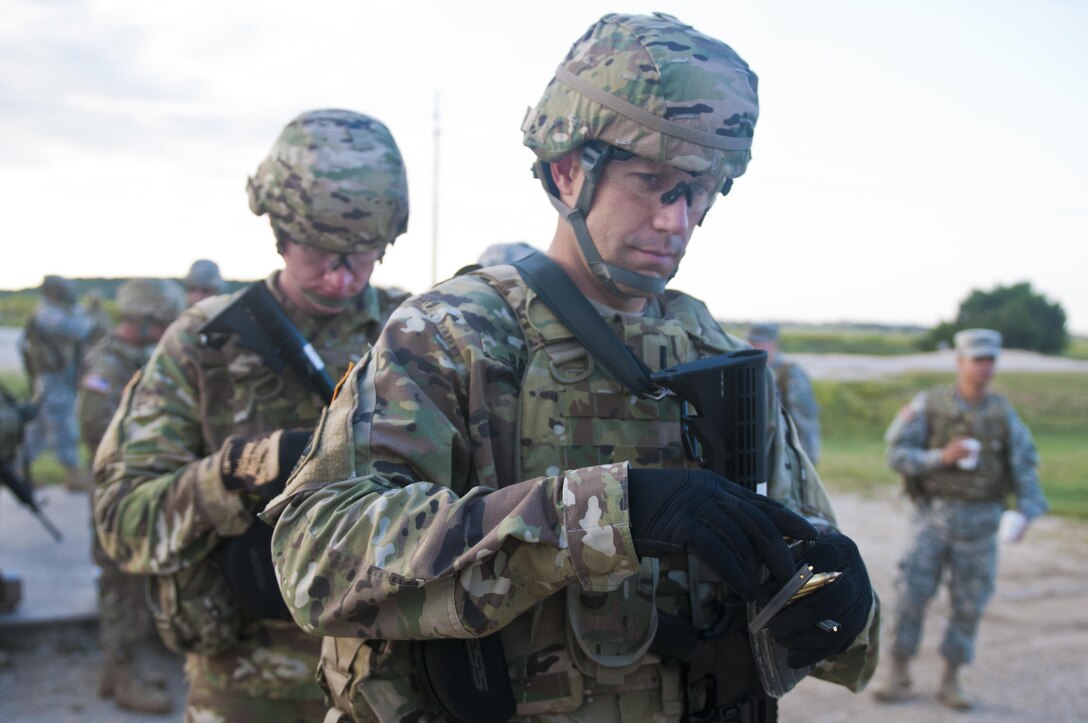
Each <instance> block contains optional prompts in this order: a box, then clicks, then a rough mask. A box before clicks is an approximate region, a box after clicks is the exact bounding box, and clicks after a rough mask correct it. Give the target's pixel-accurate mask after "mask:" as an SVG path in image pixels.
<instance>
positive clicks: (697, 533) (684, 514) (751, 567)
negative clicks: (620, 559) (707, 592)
mask: <svg viewBox="0 0 1088 723" xmlns="http://www.w3.org/2000/svg"><path fill="white" fill-rule="evenodd" d="M627 493H628V499H629V505H630V512H631V537H632V538H633V540H634V543H635V552H636V553H637V554H638V556H639V557H660V556H661V555H663V554H666V555H667V554H677V553H687V552H690V553H691V554H693V555H695V556H696V557H698V558H699V559H700V560H702V561H703V562H704V563H706V564H707V565H709V566H710V567H711V569H713V570H714V572H716V573H717V574H718V576H719V577H721V578H722V580H724V581H725V582H726V583H727V584H728V585H729V586H730V587H731V588H733V589H734V590H736V591H737V593H738V594H740V596H741V597H743V598H744V599H745V600H754V599H755V596H756V588H757V587H758V586H759V563H761V562H762V563H763V564H764V565H766V566H767V568H768V569H769V570H770V571H771V574H772V575H773V576H774V577H776V578H778V579H779V580H780V581H781V582H782V583H785V581H786V580H787V579H788V578H789V577H790V576H791V575H793V572H794V569H795V567H796V565H795V564H794V562H793V559H792V558H791V557H790V551H789V548H788V547H786V543H785V542H784V541H783V540H782V538H783V536H787V537H792V538H795V539H798V540H811V539H815V538H816V535H817V532H816V528H814V527H813V526H812V525H810V524H809V523H807V522H805V520H804V519H803V518H801V517H799V516H798V515H796V514H794V513H793V512H791V511H790V510H788V509H786V508H785V507H783V506H782V505H781V504H779V503H778V502H775V501H774V500H772V499H770V498H768V497H764V496H763V495H757V494H756V493H755V492H750V491H748V490H746V489H744V488H743V487H741V486H740V485H737V484H734V483H733V482H730V481H729V480H727V479H725V478H724V477H722V476H721V475H717V474H715V473H713V472H711V471H709V470H705V469H699V470H683V469H680V470H673V469H632V470H631V472H630V474H629V475H628V478H627Z"/></svg>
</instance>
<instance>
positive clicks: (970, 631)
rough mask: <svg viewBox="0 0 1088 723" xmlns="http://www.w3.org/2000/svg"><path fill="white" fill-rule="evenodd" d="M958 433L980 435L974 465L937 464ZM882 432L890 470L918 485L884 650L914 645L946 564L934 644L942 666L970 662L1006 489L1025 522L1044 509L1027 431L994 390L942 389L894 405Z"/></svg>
mask: <svg viewBox="0 0 1088 723" xmlns="http://www.w3.org/2000/svg"><path fill="white" fill-rule="evenodd" d="M959 435H966V436H973V437H975V438H976V439H980V440H988V443H984V445H983V447H984V449H983V451H982V453H981V456H980V461H979V467H978V471H977V473H976V472H968V471H964V470H959V469H949V468H946V467H944V465H942V463H941V447H943V446H944V444H945V443H946V442H948V441H949V440H950V439H952V438H953V437H955V436H959ZM885 438H886V440H887V441H888V444H889V445H890V446H889V450H888V464H889V465H890V466H891V468H892V469H894V470H895V471H896V472H899V473H900V474H902V475H905V476H907V477H911V478H918V479H919V480H920V482H921V485H922V494H921V495H919V496H918V497H916V498H915V500H914V514H913V521H912V542H911V544H910V546H909V548H908V549H907V552H906V554H905V555H904V556H903V559H902V561H901V562H900V564H899V567H900V571H901V573H900V577H899V580H898V582H897V591H898V595H899V603H898V607H897V610H896V617H895V621H894V626H893V630H894V639H893V642H892V654H893V655H894V656H896V657H897V658H904V659H905V658H911V657H913V656H914V655H915V653H917V651H918V645H919V642H920V640H921V635H922V622H923V618H924V615H925V609H926V605H927V604H928V603H929V601H930V600H931V599H932V597H933V595H934V594H935V593H936V592H937V586H938V585H939V584H940V581H941V575H942V574H943V572H944V571H945V569H946V568H947V569H948V571H949V579H948V589H949V594H950V598H951V604H952V616H951V618H950V620H949V621H948V628H947V630H946V631H945V635H944V639H943V641H942V642H941V648H940V651H941V655H942V656H943V657H944V658H945V659H946V660H947V661H948V662H949V663H950V664H953V665H960V664H966V663H970V662H971V660H972V659H973V658H974V639H975V634H976V632H977V631H978V625H979V621H980V620H981V618H982V613H983V610H984V609H985V606H986V603H987V602H988V601H989V599H990V597H991V595H992V594H993V591H994V582H995V579H996V576H997V529H998V523H999V522H1000V518H1001V511H1002V509H1003V508H1004V506H1005V497H1006V495H1007V494H1008V492H1010V491H1011V492H1012V494H1013V495H1014V496H1015V498H1016V505H1017V507H1018V509H1019V510H1020V512H1021V513H1023V514H1024V516H1025V517H1027V518H1028V519H1029V520H1030V519H1033V518H1035V517H1038V516H1039V515H1041V514H1043V513H1044V512H1045V511H1046V509H1047V503H1046V500H1045V498H1044V497H1043V492H1042V489H1041V488H1040V486H1039V478H1038V476H1037V475H1036V466H1037V464H1038V458H1037V456H1036V453H1035V444H1034V442H1033V441H1032V438H1031V432H1029V431H1028V428H1027V427H1026V426H1025V425H1024V423H1023V422H1021V421H1020V418H1019V417H1018V416H1017V414H1016V412H1015V411H1014V410H1013V408H1012V405H1010V404H1009V402H1008V400H1006V399H1005V398H1004V397H1002V396H1001V395H998V394H992V393H990V394H987V395H986V396H985V397H984V398H983V399H982V401H980V402H979V403H978V404H977V405H971V404H968V403H967V402H965V401H964V400H963V399H962V398H961V397H960V396H959V394H958V393H957V392H956V391H955V388H954V387H940V388H936V389H932V390H929V391H925V392H921V393H919V394H918V395H917V396H916V397H915V398H914V399H913V400H912V401H911V402H910V404H908V405H907V406H905V407H904V408H903V409H901V410H900V411H899V414H898V415H897V416H896V418H895V419H894V420H893V421H892V423H891V426H890V427H889V428H888V431H887V433H886V435H885ZM973 481H974V482H976V483H975V484H972V482H973Z"/></svg>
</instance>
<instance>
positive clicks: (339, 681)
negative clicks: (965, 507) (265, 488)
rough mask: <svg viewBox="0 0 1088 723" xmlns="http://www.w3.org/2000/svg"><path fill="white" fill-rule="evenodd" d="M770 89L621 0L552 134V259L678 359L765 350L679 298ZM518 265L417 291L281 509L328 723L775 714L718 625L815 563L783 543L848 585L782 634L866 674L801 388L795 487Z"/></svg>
mask: <svg viewBox="0 0 1088 723" xmlns="http://www.w3.org/2000/svg"><path fill="white" fill-rule="evenodd" d="M755 83H756V81H755V75H753V74H752V73H751V71H750V70H749V68H748V66H747V65H746V64H745V63H744V62H743V61H742V60H741V59H740V58H739V57H738V56H737V55H736V53H734V52H733V51H732V50H731V49H730V48H729V47H727V46H725V45H724V44H722V43H721V42H719V41H717V40H714V39H712V38H709V37H707V36H705V35H702V34H700V33H698V32H697V31H695V30H694V29H692V28H690V27H689V26H686V25H683V24H682V23H680V22H679V21H677V20H676V19H675V18H671V17H669V16H664V15H654V16H638V15H606V16H605V17H603V18H602V19H601V20H600V21H599V22H597V23H595V24H594V25H593V26H592V27H591V28H590V29H589V31H588V32H587V33H586V34H585V35H583V36H582V37H581V38H580V39H579V40H578V41H577V42H576V43H575V44H574V46H573V48H572V49H571V52H570V54H569V55H568V56H567V58H566V59H565V60H564V61H563V62H562V64H561V65H560V67H559V69H558V70H557V72H556V77H555V78H554V79H553V80H552V82H551V83H550V84H549V85H548V87H547V89H546V90H545V94H544V98H543V99H542V100H541V102H540V104H539V105H538V106H537V107H536V108H535V109H534V110H532V111H530V113H529V116H528V118H527V120H526V123H525V125H524V131H525V143H526V145H528V146H529V147H530V148H531V149H532V150H533V151H534V152H535V153H536V155H537V159H538V162H537V165H536V170H537V175H538V177H540V178H541V179H542V180H543V182H544V185H545V188H546V190H547V193H548V195H549V197H550V198H551V199H552V203H553V205H555V206H556V208H557V209H558V211H559V214H560V218H559V221H558V224H557V227H556V229H555V232H554V234H553V235H552V238H551V242H550V245H549V246H548V250H547V254H546V258H547V259H551V260H552V261H554V262H555V263H556V264H558V266H559V267H560V274H562V273H564V272H565V274H566V275H567V276H568V277H569V279H570V281H572V282H573V284H574V287H575V288H574V290H573V291H572V292H570V293H571V294H574V295H578V294H581V295H582V296H584V297H585V300H588V305H589V311H588V313H589V314H593V313H598V314H599V315H600V316H601V317H602V318H603V320H604V322H605V324H607V326H609V327H610V328H611V332H612V333H613V334H614V335H615V336H617V337H618V338H619V340H621V341H622V342H623V343H625V344H626V345H627V346H628V347H629V348H630V349H631V350H632V353H633V354H634V355H636V356H637V357H638V358H639V360H640V361H641V362H642V363H643V364H644V365H646V366H648V367H650V368H651V369H655V370H656V369H661V368H663V367H665V366H672V365H675V364H678V363H681V362H689V361H694V360H697V359H699V358H702V357H707V356H711V355H717V354H722V353H726V352H729V351H732V350H737V349H740V348H742V347H744V346H745V345H744V343H743V342H742V341H740V340H739V339H737V338H735V337H732V336H729V335H728V334H726V333H725V332H723V331H722V330H721V329H720V327H719V326H718V324H717V323H716V322H715V321H714V319H713V317H712V316H711V315H710V313H709V311H708V310H707V309H706V307H705V306H704V305H703V304H702V303H700V302H698V301H697V300H695V299H693V298H692V297H690V296H687V295H685V294H682V293H680V292H675V291H665V286H666V284H667V282H668V280H669V279H670V278H671V277H672V276H673V274H674V273H675V271H676V267H677V266H678V264H679V262H680V259H681V258H682V256H683V254H684V250H685V249H686V246H687V243H688V241H689V239H690V236H691V232H692V229H693V228H694V226H695V225H697V224H698V222H699V221H700V220H701V219H702V217H703V216H704V215H705V213H706V212H707V210H708V209H709V208H710V206H711V204H712V203H713V201H714V199H715V197H716V196H717V195H719V194H720V193H722V192H723V191H725V190H727V189H728V187H729V185H730V183H731V181H732V179H733V178H735V177H737V176H739V175H741V173H743V172H744V169H745V167H746V164H747V162H748V158H749V147H750V144H751V140H752V132H753V127H754V124H755V120H756V114H757V106H756V94H755ZM533 259H535V260H536V261H533ZM537 261H539V262H540V263H542V264H544V265H547V263H548V262H547V261H546V260H543V259H542V257H541V255H534V256H532V257H530V259H529V260H528V262H529V263H537ZM514 264H515V265H509V264H502V265H498V266H491V267H487V268H482V269H478V270H475V271H470V272H467V273H465V274H463V275H459V276H457V277H455V278H453V279H451V280H448V281H445V282H443V283H441V284H439V285H437V286H436V287H435V288H434V289H432V290H431V291H429V292H426V293H424V294H421V295H419V296H416V297H413V298H412V299H409V300H408V301H406V302H405V303H404V304H403V305H402V306H401V307H400V308H399V309H398V310H397V312H396V313H395V314H394V315H393V317H392V319H391V320H390V324H389V325H388V326H387V327H386V331H385V332H384V333H383V334H382V337H381V338H380V339H379V340H378V342H377V343H376V345H375V347H374V349H373V350H372V353H371V354H370V355H369V356H368V357H367V358H366V359H365V360H364V361H363V362H362V364H361V365H360V366H358V367H356V368H355V369H354V370H352V372H351V373H350V374H349V376H348V377H347V379H346V380H345V381H344V382H343V384H342V390H341V393H340V394H339V396H338V397H337V398H336V400H334V402H333V404H332V405H331V406H330V408H329V411H328V414H327V416H326V418H325V420H324V422H323V424H322V425H321V426H320V427H319V428H318V430H317V431H316V432H315V436H314V439H313V441H312V452H311V454H308V455H307V456H306V457H305V458H304V459H303V460H302V462H301V463H300V465H299V466H298V467H297V468H296V470H295V472H294V474H293V476H292V477H291V479H290V481H289V482H288V484H287V488H286V490H285V491H284V493H283V494H282V495H280V496H279V497H277V498H276V499H274V500H273V501H272V502H271V503H270V504H269V506H268V507H267V508H266V509H265V512H264V515H263V517H264V518H265V519H267V520H269V521H275V524H276V528H275V531H274V533H273V542H272V549H273V561H274V563H275V564H276V566H277V571H278V575H277V579H278V581H279V583H280V587H281V590H282V592H283V594H284V598H285V600H286V601H287V603H288V607H289V608H290V609H291V612H292V614H293V616H294V618H295V620H296V621H297V622H298V623H299V624H300V625H301V626H302V627H303V628H304V629H305V630H307V631H309V632H311V633H314V634H321V635H325V636H326V638H325V643H324V647H323V649H322V667H321V671H322V674H323V677H324V680H325V683H326V686H327V689H328V690H329V693H330V697H331V700H332V703H333V705H334V710H333V711H331V712H330V715H329V717H327V718H326V720H346V719H354V720H446V719H459V720H470V719H471V720H478V721H485V720H486V721H492V720H507V719H511V718H515V717H516V719H517V720H526V721H528V720H570V721H620V720H623V721H666V720H673V721H677V720H682V719H684V720H733V719H736V720H766V719H768V715H769V711H770V710H771V709H773V705H771V704H768V703H767V701H766V698H765V696H762V695H761V691H760V690H758V688H757V686H756V684H752V686H748V682H747V681H750V680H755V675H756V674H755V672H754V671H753V670H752V667H751V666H752V661H751V660H749V659H748V658H747V657H746V656H748V653H747V652H746V649H745V648H746V645H745V643H744V641H746V640H747V636H746V635H745V637H743V638H732V637H731V638H729V640H730V641H732V640H738V641H739V642H737V643H719V642H711V641H712V640H716V638H715V637H714V635H713V633H712V631H710V629H712V628H713V627H714V624H715V623H716V622H722V621H724V620H731V613H730V610H736V609H740V610H744V609H745V608H744V607H743V606H737V605H735V604H734V605H732V606H731V607H730V606H727V605H726V603H727V601H730V600H733V601H735V600H738V599H744V600H751V599H754V598H755V597H756V596H757V595H759V594H761V593H760V591H759V590H758V586H759V580H758V575H759V573H758V570H759V569H760V566H759V565H757V564H756V561H757V560H758V561H760V562H762V563H763V564H764V565H766V566H767V568H768V569H769V570H770V571H771V574H772V575H773V576H774V577H775V578H778V579H779V580H782V579H784V578H789V577H791V576H792V574H793V569H794V567H793V561H792V559H791V558H790V554H789V552H788V551H787V549H786V545H785V544H784V542H783V536H789V537H791V538H793V539H795V540H801V539H805V540H810V541H812V542H811V543H810V544H811V552H810V554H809V555H808V556H806V560H808V561H809V562H810V564H811V565H813V566H814V567H815V566H819V568H818V569H820V570H821V571H831V570H836V571H838V572H840V573H841V574H842V577H840V578H839V579H837V580H836V581H835V583H833V584H832V585H829V586H827V588H826V591H832V590H834V592H835V593H836V595H834V596H831V597H829V596H828V595H827V594H826V591H825V590H821V591H818V592H815V593H813V594H812V595H810V596H809V602H808V603H803V604H801V603H794V604H793V605H791V607H795V606H799V607H795V609H794V610H792V611H791V610H790V609H789V608H787V611H784V612H782V613H779V615H778V616H776V617H775V618H773V619H772V623H771V631H772V634H773V635H774V637H775V640H776V641H777V642H778V643H779V644H780V645H781V646H782V647H783V648H784V649H785V651H786V654H787V656H788V658H789V664H790V666H792V667H794V668H799V669H803V670H808V669H809V668H810V666H813V665H815V666H817V671H818V672H819V674H821V675H824V676H826V677H829V678H832V679H835V680H837V681H838V682H840V683H843V684H845V685H849V686H853V687H855V688H856V687H860V686H862V685H864V683H865V682H866V680H867V679H868V677H869V676H870V675H871V673H872V667H873V666H874V665H875V661H876V658H875V656H876V647H875V640H876V634H877V630H876V627H877V626H876V625H874V624H873V620H874V615H875V610H876V600H875V597H874V596H873V593H872V588H871V586H870V585H869V582H868V578H867V576H866V574H865V568H864V564H863V563H862V561H861V559H860V557H859V556H858V553H857V549H856V546H854V545H853V543H852V542H851V541H850V540H849V539H848V538H846V537H844V536H843V535H841V534H839V533H838V532H837V531H836V529H835V518H834V516H833V513H832V511H831V508H830V505H829V503H828V500H827V497H826V495H825V494H824V491H823V489H822V487H821V485H820V482H819V478H818V476H817V474H816V472H815V469H814V468H813V467H812V465H811V463H810V462H809V461H808V459H807V458H806V457H805V456H804V453H803V452H801V451H799V445H798V444H797V443H796V434H795V431H794V430H793V429H792V427H791V426H790V423H789V421H788V418H787V417H784V416H783V415H781V414H780V413H779V411H778V409H777V408H776V407H774V399H773V394H769V395H768V397H767V399H766V405H767V419H768V420H770V422H769V425H768V426H769V429H768V437H769V440H770V442H769V448H768V449H769V452H768V470H769V473H768V474H769V477H770V479H769V480H768V481H769V489H770V492H771V494H772V496H773V497H774V498H776V499H775V500H772V499H769V498H768V497H765V496H762V495H757V494H755V493H754V492H749V491H747V490H744V489H742V488H740V487H738V486H736V485H733V484H732V483H731V482H728V481H727V480H725V479H723V478H721V477H719V476H717V475H715V474H714V473H712V472H709V471H706V470H701V469H699V468H698V466H697V465H696V464H695V463H694V462H692V461H690V460H689V459H688V458H687V456H686V455H685V452H684V448H683V445H682V443H681V424H680V414H681V409H680V405H679V403H678V402H677V401H676V399H675V397H670V396H664V397H662V396H660V395H640V394H635V393H632V392H631V391H629V390H628V389H627V388H625V387H624V386H623V385H621V384H620V383H618V382H617V380H616V379H614V378H613V377H612V376H611V375H610V374H609V373H608V372H607V371H606V370H605V369H604V368H603V366H602V365H598V364H595V363H594V361H595V360H594V356H593V354H594V352H593V351H592V350H590V349H589V348H587V347H586V346H584V345H583V344H582V343H581V342H580V341H579V340H578V338H576V337H575V336H574V335H573V334H572V331H571V329H570V328H568V327H567V326H565V324H564V322H562V321H560V320H559V317H558V315H557V314H556V313H555V312H554V311H553V310H552V308H550V307H549V306H548V305H547V304H546V303H544V302H543V301H542V298H541V296H539V295H538V294H537V293H536V292H535V291H533V290H532V289H531V288H530V287H529V286H528V284H527V283H526V281H525V280H524V279H523V277H522V275H521V270H522V268H524V267H527V266H526V264H527V260H519V261H516V262H514ZM572 323H574V322H572ZM791 441H792V443H790V442H791ZM840 583H845V584H842V585H840ZM777 584H778V585H779V586H780V585H781V584H782V583H781V582H778V583H777ZM835 586H838V587H835ZM832 598H834V599H832ZM812 615H819V616H820V617H817V618H814V619H813V618H811V617H810V616H812ZM832 617H834V618H835V622H836V623H837V625H833V624H830V623H829V624H828V625H827V626H826V627H827V628H828V630H823V629H817V627H816V626H815V624H814V623H815V622H816V621H820V620H824V619H825V618H828V619H830V618H832ZM666 619H667V620H669V621H670V622H669V623H668V626H666V624H665V623H664V622H662V621H663V620H666ZM666 627H668V629H670V630H674V631H675V630H682V631H686V637H682V638H681V637H677V638H673V639H670V636H669V634H667V633H666V632H665V630H666ZM832 628H833V630H832ZM465 638H468V639H470V642H468V643H460V642H459V640H460V639H465ZM413 641H416V642H413ZM670 643H671V647H670ZM731 645H733V646H735V647H730V646H731ZM693 655H699V656H701V657H702V658H704V659H709V660H712V661H714V662H715V663H716V664H717V663H721V664H722V665H727V664H728V663H730V662H731V661H733V660H740V661H741V663H738V664H737V665H736V666H734V667H733V668H732V669H733V670H735V671H737V681H738V682H737V686H738V696H737V697H736V698H731V699H728V700H726V699H719V698H716V697H715V696H716V695H717V689H716V688H715V687H714V684H713V681H707V680H705V679H696V678H695V676H694V675H692V676H689V675H688V673H689V672H690V670H691V667H690V665H689V661H690V658H691V656H693ZM715 656H718V657H715ZM826 659H831V664H824V663H823V662H822V661H824V660H826ZM451 660H452V661H455V662H453V664H452V665H451V664H450V662H449V661H451ZM745 660H747V661H748V662H747V663H746V664H743V663H744V661H745ZM714 669H715V670H720V666H717V665H716V666H715V668H714ZM749 674H750V675H749ZM742 676H749V677H746V678H742Z"/></svg>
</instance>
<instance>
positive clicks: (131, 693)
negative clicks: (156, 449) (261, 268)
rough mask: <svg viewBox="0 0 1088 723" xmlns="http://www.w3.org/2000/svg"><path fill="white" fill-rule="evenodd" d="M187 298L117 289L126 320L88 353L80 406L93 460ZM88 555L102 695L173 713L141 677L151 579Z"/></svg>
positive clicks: (167, 285) (178, 292)
mask: <svg viewBox="0 0 1088 723" xmlns="http://www.w3.org/2000/svg"><path fill="white" fill-rule="evenodd" d="M185 306H186V305H185V292H184V291H183V290H182V288H181V286H180V285H179V284H178V283H177V282H176V281H169V280H165V279H132V280H130V281H126V282H125V283H123V284H122V285H121V287H120V288H119V289H118V290H117V309H118V312H119V313H120V317H121V320H120V322H119V323H118V325H117V328H116V329H114V330H113V332H111V333H110V334H109V335H107V336H106V337H105V338H104V339H102V340H101V341H99V342H98V343H97V344H95V346H93V347H92V348H91V350H90V351H89V352H87V356H86V358H85V359H84V364H83V366H84V368H85V369H86V372H85V373H84V375H83V381H82V382H81V383H80V389H79V398H78V400H77V403H76V410H77V416H78V418H79V425H80V432H81V434H82V436H83V442H84V443H85V444H86V445H87V447H88V448H89V449H90V450H91V453H92V454H93V453H94V451H95V450H96V449H97V448H98V443H99V442H100V441H102V437H103V436H105V433H106V428H107V426H108V425H109V423H110V420H111V419H112V418H113V415H114V412H116V411H117V407H118V406H119V405H120V403H121V392H122V390H123V389H124V387H125V385H126V384H128V381H129V380H130V379H131V378H132V377H133V375H134V374H136V372H137V371H139V370H140V368H141V367H142V366H143V365H144V364H145V363H146V362H147V360H148V358H149V357H150V356H151V351H152V349H154V347H155V343H156V342H158V340H159V339H160V338H161V337H162V335H163V332H165V331H166V327H167V326H169V325H170V323H171V322H172V321H174V319H176V318H177V317H178V314H180V313H181V312H182V311H183V310H184V309H185ZM91 555H92V557H93V559H94V561H95V564H97V565H98V567H99V568H100V570H101V574H100V575H99V577H98V640H99V645H100V646H101V648H102V655H103V658H104V660H103V663H102V668H101V670H100V671H99V678H98V695H99V696H101V697H103V698H107V697H109V696H113V699H114V701H115V702H116V703H117V705H118V706H120V707H121V708H126V709H128V710H134V711H140V712H143V713H169V712H170V710H172V709H173V707H174V703H173V701H172V700H171V699H170V697H169V696H168V695H166V693H165V692H164V691H163V690H162V689H161V688H160V687H159V686H157V685H156V682H161V681H155V680H152V679H150V678H149V677H148V676H146V675H144V674H143V671H142V668H143V666H142V665H141V661H140V659H139V658H140V655H141V652H142V651H141V649H140V648H141V647H142V646H143V645H144V644H145V643H147V642H148V641H149V640H150V638H151V636H152V635H153V634H154V627H153V626H152V624H151V613H150V612H149V611H148V609H147V593H146V587H147V580H146V578H145V577H144V576H142V575H129V574H126V573H124V572H122V571H121V569H120V568H119V567H118V566H117V564H116V563H115V562H113V561H112V560H111V559H110V558H109V557H108V556H107V555H106V554H105V553H104V552H103V551H102V547H101V545H100V544H99V543H98V538H97V537H95V539H94V541H93V543H92V551H91Z"/></svg>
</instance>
